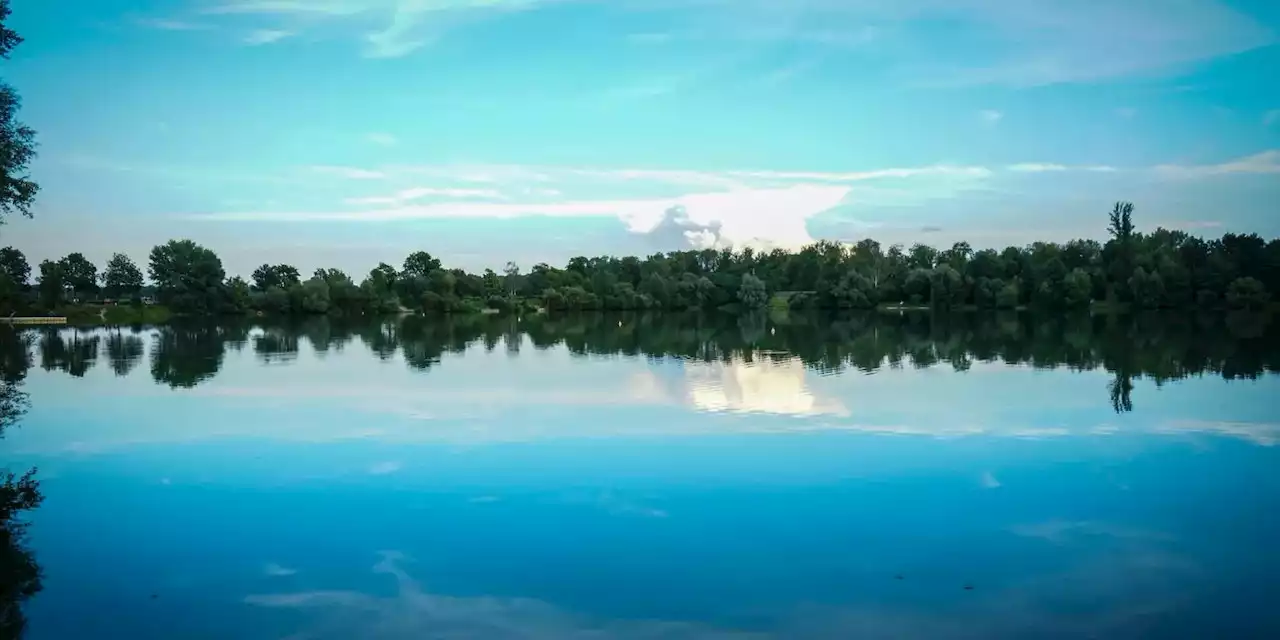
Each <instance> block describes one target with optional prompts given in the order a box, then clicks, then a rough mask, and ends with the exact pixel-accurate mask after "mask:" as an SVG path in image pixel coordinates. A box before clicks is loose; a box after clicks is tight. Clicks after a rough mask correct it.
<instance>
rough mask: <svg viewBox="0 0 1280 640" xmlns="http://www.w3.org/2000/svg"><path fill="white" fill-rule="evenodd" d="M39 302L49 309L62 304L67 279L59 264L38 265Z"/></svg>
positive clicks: (51, 262) (51, 261) (46, 262)
mask: <svg viewBox="0 0 1280 640" xmlns="http://www.w3.org/2000/svg"><path fill="white" fill-rule="evenodd" d="M39 289H40V302H41V303H42V304H43V305H44V306H45V307H48V308H50V309H52V308H54V307H56V306H58V305H60V304H62V303H63V302H64V301H65V300H66V296H67V278H66V274H65V272H64V271H63V268H62V264H61V263H60V262H54V261H53V260H44V261H42V262H41V263H40V287H39Z"/></svg>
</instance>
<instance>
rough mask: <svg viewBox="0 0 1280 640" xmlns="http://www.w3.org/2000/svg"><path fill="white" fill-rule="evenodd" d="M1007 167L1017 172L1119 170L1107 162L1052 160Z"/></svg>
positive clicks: (1097, 171)
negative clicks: (1066, 163)
mask: <svg viewBox="0 0 1280 640" xmlns="http://www.w3.org/2000/svg"><path fill="white" fill-rule="evenodd" d="M1005 169H1007V170H1009V171H1013V172H1015V173H1047V172H1055V171H1090V172H1095V173H1111V172H1115V171H1119V169H1117V168H1116V167H1112V166H1109V165H1105V164H1094V165H1085V166H1068V165H1065V164H1055V163H1052V162H1021V163H1018V164H1011V165H1009V166H1007V167H1005Z"/></svg>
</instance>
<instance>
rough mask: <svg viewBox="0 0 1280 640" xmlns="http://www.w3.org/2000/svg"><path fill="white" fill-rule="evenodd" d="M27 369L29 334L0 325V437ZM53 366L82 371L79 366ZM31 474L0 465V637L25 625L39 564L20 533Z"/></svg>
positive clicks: (36, 494) (35, 500) (13, 417)
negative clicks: (2, 467) (27, 607)
mask: <svg viewBox="0 0 1280 640" xmlns="http://www.w3.org/2000/svg"><path fill="white" fill-rule="evenodd" d="M94 344H95V345H96V342H95V343H94ZM64 353H67V352H64ZM69 353H72V354H74V353H77V347H75V346H73V347H72V349H71V350H70V352H69ZM90 360H91V359H90ZM30 368H31V350H30V336H29V335H28V334H23V333H18V332H15V331H14V330H13V329H12V328H10V327H4V326H0V438H3V437H4V434H5V432H6V431H8V430H9V429H11V428H14V427H15V426H17V424H18V421H19V420H20V419H21V418H22V416H23V414H25V413H26V411H27V407H28V399H27V394H26V393H25V392H23V391H22V384H23V382H25V380H26V377H27V370H28V369H30ZM57 368H59V369H62V370H64V371H67V372H68V373H71V374H72V375H77V372H80V373H79V375H83V369H82V368H80V367H79V366H76V367H71V366H67V367H62V366H58V367H57ZM35 475H36V470H35V469H30V470H28V471H26V472H23V473H21V474H18V473H15V472H14V471H12V470H10V469H0V639H8V638H19V637H21V636H22V633H23V630H24V629H25V628H26V618H25V616H24V615H23V612H22V605H23V603H24V602H25V601H26V600H27V599H28V598H30V597H31V596H34V595H35V594H36V593H37V592H39V591H40V587H41V585H40V566H39V565H38V564H36V559H35V556H34V555H32V553H31V550H30V549H29V548H28V547H27V544H26V535H25V534H26V524H27V522H26V519H25V515H26V513H27V512H29V511H30V510H31V509H34V508H36V507H37V506H39V505H40V501H41V499H42V498H43V497H42V496H41V495H40V486H39V483H37V482H36V479H35Z"/></svg>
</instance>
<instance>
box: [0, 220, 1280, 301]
mask: <svg viewBox="0 0 1280 640" xmlns="http://www.w3.org/2000/svg"><path fill="white" fill-rule="evenodd" d="M1132 214H1133V205H1132V204H1130V203H1123V202H1122V203H1117V204H1116V205H1115V208H1114V209H1113V210H1112V211H1111V212H1110V214H1109V225H1108V231H1109V234H1110V237H1109V239H1108V240H1107V241H1106V242H1098V241H1095V240H1071V241H1069V242H1066V243H1062V244H1059V243H1054V242H1036V243H1033V244H1031V245H1029V246H1025V247H1007V248H1005V249H1003V250H999V251H998V250H995V249H982V250H977V251H975V250H974V249H973V248H972V247H970V245H969V244H968V243H965V242H959V243H956V244H954V245H952V246H951V247H950V248H947V249H937V248H934V247H931V246H928V245H925V244H915V245H912V246H911V247H908V248H904V247H903V246H902V245H893V246H890V247H888V248H885V247H883V246H882V245H881V244H880V243H878V242H876V241H875V240H872V239H865V240H861V241H859V242H857V243H854V244H840V243H836V242H830V241H820V242H816V243H814V244H812V245H809V246H807V247H805V248H803V249H802V250H800V251H796V252H788V251H783V250H780V249H779V250H774V251H769V252H757V251H753V250H752V249H749V248H748V249H743V250H741V251H734V250H732V249H720V250H715V249H704V250H699V251H672V252H668V253H655V254H653V255H650V256H648V257H644V258H641V257H635V256H628V257H623V258H618V257H610V256H601V257H594V258H588V257H575V258H572V259H570V260H569V261H568V263H567V264H566V265H565V266H563V267H553V266H550V265H547V264H538V265H535V266H534V267H533V268H532V269H530V270H529V271H528V272H527V273H524V272H522V271H521V269H520V268H519V267H518V266H517V265H515V264H514V263H507V265H506V267H505V268H504V269H503V271H502V273H497V272H494V271H493V270H491V269H486V270H485V271H484V272H483V273H479V274H476V273H468V272H466V271H465V270H462V269H456V268H447V267H445V266H444V265H442V264H441V261H440V260H439V259H438V258H436V257H434V256H432V255H431V254H430V253H427V252H425V251H418V252H414V253H412V254H411V255H409V256H408V257H407V258H405V260H404V262H403V263H402V264H401V266H400V268H398V269H397V268H396V267H393V266H392V265H389V264H386V263H382V264H379V265H378V266H377V267H374V268H373V269H372V270H370V271H369V273H368V274H367V275H366V276H365V277H364V278H363V279H362V280H361V281H360V282H359V283H357V282H356V281H355V280H354V279H352V278H351V277H350V276H349V275H347V274H346V273H344V272H342V271H341V270H338V269H316V270H315V271H314V272H313V273H312V274H311V276H310V277H308V278H305V279H304V278H303V275H302V274H301V273H300V272H299V270H298V269H297V268H296V267H294V266H292V265H287V264H275V265H272V264H263V265H262V266H260V267H258V268H257V269H255V270H254V271H253V273H252V274H251V275H250V278H249V280H245V279H243V278H241V277H238V276H237V277H228V276H227V274H226V272H225V270H224V269H223V266H222V261H221V260H220V259H219V258H218V256H217V254H215V253H214V252H213V251H212V250H210V249H208V248H206V247H203V246H201V245H199V244H197V243H195V242H193V241H191V240H172V241H169V242H167V243H165V244H163V245H159V246H157V247H155V248H154V249H152V250H151V254H150V256H149V257H150V260H149V264H148V267H147V276H148V278H149V280H150V286H149V287H148V286H147V283H146V282H145V280H144V278H143V273H142V270H141V269H140V268H139V267H138V266H137V265H135V264H134V263H133V261H132V260H130V259H129V257H128V256H125V255H123V254H115V255H114V256H112V258H111V259H110V260H109V261H108V262H107V264H106V265H105V268H104V269H103V270H102V272H101V273H99V272H98V270H97V268H96V266H95V265H94V264H93V263H92V262H90V261H89V260H87V259H86V258H85V257H84V255H83V254H80V253H73V254H70V255H68V256H66V257H64V258H62V259H61V260H58V261H53V260H45V261H43V262H41V263H40V265H39V274H38V277H37V279H36V283H35V284H34V285H31V284H30V278H31V269H30V267H29V265H28V263H27V261H26V258H25V257H24V256H23V254H22V252H20V251H18V250H17V249H14V248H13V247H6V248H4V249H0V305H4V307H7V308H10V309H12V308H17V307H20V306H21V305H22V304H24V303H25V304H28V305H30V306H35V307H37V308H42V309H46V310H52V309H56V308H58V307H59V306H61V305H65V304H67V303H68V301H71V300H75V299H80V300H82V301H83V300H92V299H99V298H110V299H117V300H121V299H123V300H137V299H138V298H139V297H140V296H142V295H144V293H146V292H151V293H153V294H154V297H155V298H156V300H158V301H159V302H160V303H161V304H164V305H166V306H168V307H169V308H170V309H171V310H172V311H173V312H175V313H178V314H186V315H224V314H240V313H245V312H262V313H264V314H280V315H323V314H333V315H356V316H360V315H380V314H389V313H398V312H405V311H408V312H421V313H426V314H434V313H459V312H468V311H480V310H482V309H485V308H489V309H494V310H498V311H503V310H509V309H519V308H534V307H543V308H546V309H549V310H683V309H708V308H721V307H736V308H739V309H758V308H763V307H766V306H768V305H770V304H785V305H787V306H789V307H791V308H818V309H855V308H871V307H875V306H877V305H884V304H889V305H912V306H931V307H935V308H943V309H946V308H962V307H976V308H987V309H1012V308H1021V307H1034V308H1044V309H1072V308H1083V307H1088V306H1090V305H1091V304H1096V303H1100V302H1106V303H1115V304H1123V305H1132V306H1135V307H1139V308H1146V309H1155V308H1183V309H1185V308H1218V307H1231V308H1245V309H1257V308H1262V307H1264V306H1266V305H1267V304H1268V303H1269V301H1270V299H1271V294H1272V293H1273V292H1280V240H1276V239H1272V240H1269V241H1268V240H1265V239H1263V238H1262V237H1260V236H1258V235H1257V234H1236V233H1226V234H1223V235H1222V236H1221V237H1220V238H1216V239H1204V238H1201V237H1198V236H1193V235H1190V234H1188V233H1186V232H1183V231H1177V230H1169V229H1164V228H1158V229H1156V230H1155V231H1153V232H1151V233H1141V232H1138V231H1136V230H1135V228H1134V225H1133V218H1132Z"/></svg>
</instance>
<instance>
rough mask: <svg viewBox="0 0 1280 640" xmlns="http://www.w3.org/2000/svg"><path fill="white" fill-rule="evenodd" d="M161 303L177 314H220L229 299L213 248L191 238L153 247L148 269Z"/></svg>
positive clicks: (223, 276) (219, 263)
mask: <svg viewBox="0 0 1280 640" xmlns="http://www.w3.org/2000/svg"><path fill="white" fill-rule="evenodd" d="M147 271H148V275H149V276H150V277H151V282H153V283H154V284H155V286H156V295H157V297H158V298H159V299H160V302H161V303H163V304H165V305H167V306H168V307H169V308H170V309H172V310H173V311H174V312H176V313H220V312H222V311H223V310H224V305H225V304H226V301H227V296H226V284H225V283H224V281H223V280H224V278H225V277H226V272H225V271H223V269H222V260H220V259H219V258H218V255H217V254H215V253H214V252H213V251H210V250H209V249H206V248H204V247H202V246H200V245H198V244H196V243H195V242H193V241H191V240H170V241H169V242H167V243H165V244H162V245H158V246H156V247H154V248H153V249H151V264H150V266H149V267H148V268H147Z"/></svg>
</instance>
